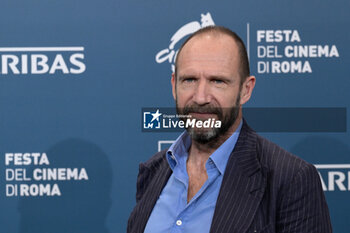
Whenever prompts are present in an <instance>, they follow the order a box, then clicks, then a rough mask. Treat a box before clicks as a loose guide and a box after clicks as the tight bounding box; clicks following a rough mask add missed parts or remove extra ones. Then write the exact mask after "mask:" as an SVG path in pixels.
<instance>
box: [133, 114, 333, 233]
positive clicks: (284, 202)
mask: <svg viewBox="0 0 350 233" xmlns="http://www.w3.org/2000/svg"><path fill="white" fill-rule="evenodd" d="M165 152H166V151H161V152H159V153H157V154H155V155H154V156H153V157H152V158H151V159H150V160H149V161H147V162H146V163H141V164H140V168H139V175H138V178H137V192H136V206H135V208H134V210H133V211H132V213H131V215H130V217H129V221H128V227H127V232H128V233H143V231H144V229H145V226H146V224H147V221H148V218H149V216H150V214H151V212H152V209H153V207H154V205H155V203H156V202H157V199H158V197H159V195H160V194H161V192H162V189H163V188H164V186H165V185H166V183H167V181H168V179H169V177H170V175H171V172H172V170H171V169H170V167H169V165H168V163H167V161H166V158H165ZM248 232H252V233H259V232H260V233H272V232H278V233H282V232H283V233H287V232H288V233H292V232H293V233H330V232H332V228H331V222H330V217H329V212H328V207H327V203H326V201H325V197H324V194H323V190H322V187H321V183H320V180H319V176H318V173H317V170H316V169H315V167H314V166H313V165H311V164H309V163H307V162H305V161H303V160H302V159H300V158H298V157H296V156H294V155H292V154H290V153H289V152H287V151H285V150H283V149H282V148H280V147H279V146H277V145H276V144H274V143H272V142H270V141H268V140H267V139H264V138H262V137H260V136H259V135H257V134H256V133H255V132H254V131H253V130H252V129H250V128H249V126H248V125H247V124H246V122H245V121H244V122H243V126H242V129H241V133H240V136H239V138H238V140H237V143H236V146H235V148H234V150H233V151H232V153H231V155H230V158H229V160H228V163H227V166H226V170H225V173H224V177H223V181H222V184H221V188H220V192H219V196H218V199H217V203H216V207H215V211H214V216H213V220H212V224H211V228H210V233H248ZM194 233H195V232H194ZM198 233H201V232H198Z"/></svg>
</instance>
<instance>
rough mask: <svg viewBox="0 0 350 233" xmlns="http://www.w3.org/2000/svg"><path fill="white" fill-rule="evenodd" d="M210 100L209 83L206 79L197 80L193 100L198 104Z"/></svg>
mask: <svg viewBox="0 0 350 233" xmlns="http://www.w3.org/2000/svg"><path fill="white" fill-rule="evenodd" d="M210 100H211V95H210V86H209V84H208V83H207V82H206V80H201V81H199V82H198V85H197V87H196V90H195V93H194V96H193V101H194V102H195V103H196V104H198V105H204V104H208V103H210Z"/></svg>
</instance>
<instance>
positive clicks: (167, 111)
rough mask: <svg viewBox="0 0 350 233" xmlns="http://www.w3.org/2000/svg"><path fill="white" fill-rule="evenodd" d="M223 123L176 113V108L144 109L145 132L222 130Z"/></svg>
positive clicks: (143, 125)
mask: <svg viewBox="0 0 350 233" xmlns="http://www.w3.org/2000/svg"><path fill="white" fill-rule="evenodd" d="M220 127H221V121H220V120H216V119H215V118H208V119H205V120H200V119H196V118H194V117H192V116H191V115H181V114H177V113H176V109H175V108H157V109H155V108H143V109H142V131H143V132H181V131H183V130H184V129H187V128H203V129H209V128H210V129H211V128H220Z"/></svg>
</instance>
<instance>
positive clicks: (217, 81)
mask: <svg viewBox="0 0 350 233" xmlns="http://www.w3.org/2000/svg"><path fill="white" fill-rule="evenodd" d="M212 82H213V83H215V84H223V83H224V81H223V80H220V79H213V80H212Z"/></svg>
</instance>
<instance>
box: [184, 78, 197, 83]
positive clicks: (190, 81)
mask: <svg viewBox="0 0 350 233" xmlns="http://www.w3.org/2000/svg"><path fill="white" fill-rule="evenodd" d="M194 81H195V79H194V78H185V79H184V82H186V83H192V82H194Z"/></svg>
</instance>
